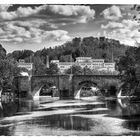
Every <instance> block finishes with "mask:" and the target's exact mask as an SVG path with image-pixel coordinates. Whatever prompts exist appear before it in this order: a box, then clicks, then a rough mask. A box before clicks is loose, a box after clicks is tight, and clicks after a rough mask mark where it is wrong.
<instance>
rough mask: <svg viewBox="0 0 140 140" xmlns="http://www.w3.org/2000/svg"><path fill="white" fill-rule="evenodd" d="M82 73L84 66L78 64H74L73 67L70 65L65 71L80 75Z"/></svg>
mask: <svg viewBox="0 0 140 140" xmlns="http://www.w3.org/2000/svg"><path fill="white" fill-rule="evenodd" d="M82 73H83V71H82V68H81V67H80V66H77V65H73V66H72V67H70V68H69V69H67V70H66V71H65V74H74V75H79V74H82Z"/></svg>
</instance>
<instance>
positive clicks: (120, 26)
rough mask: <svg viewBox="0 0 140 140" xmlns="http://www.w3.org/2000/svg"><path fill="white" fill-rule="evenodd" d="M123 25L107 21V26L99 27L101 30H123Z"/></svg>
mask: <svg viewBox="0 0 140 140" xmlns="http://www.w3.org/2000/svg"><path fill="white" fill-rule="evenodd" d="M123 27H124V26H123V24H122V23H119V22H114V21H109V22H108V24H107V25H103V24H102V25H101V28H102V29H108V28H123Z"/></svg>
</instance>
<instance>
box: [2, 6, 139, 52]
mask: <svg viewBox="0 0 140 140" xmlns="http://www.w3.org/2000/svg"><path fill="white" fill-rule="evenodd" d="M134 15H137V16H139V15H138V13H136V11H135V10H133V5H114V4H113V5H111V4H110V5H107V4H106V5H97V4H94V5H93V4H92V5H17V4H16V5H4V4H0V43H1V44H2V45H3V47H4V48H5V49H6V50H7V51H8V52H11V51H13V50H21V49H32V50H33V51H35V50H38V49H42V48H44V47H46V48H47V47H50V46H55V45H59V44H62V43H64V42H66V41H69V40H71V39H72V38H74V37H85V36H97V37H98V36H106V37H108V38H113V39H117V40H120V42H121V43H124V44H128V45H134V44H135V42H136V41H137V42H140V32H138V29H139V23H138V22H137V21H135V20H133V16H134Z"/></svg>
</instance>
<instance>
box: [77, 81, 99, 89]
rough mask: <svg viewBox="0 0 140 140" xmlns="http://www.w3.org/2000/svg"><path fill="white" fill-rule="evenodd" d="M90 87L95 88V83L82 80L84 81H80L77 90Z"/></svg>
mask: <svg viewBox="0 0 140 140" xmlns="http://www.w3.org/2000/svg"><path fill="white" fill-rule="evenodd" d="M83 86H85V87H91V86H95V87H97V83H95V81H92V80H84V81H80V82H79V83H78V87H77V89H80V88H81V87H83Z"/></svg>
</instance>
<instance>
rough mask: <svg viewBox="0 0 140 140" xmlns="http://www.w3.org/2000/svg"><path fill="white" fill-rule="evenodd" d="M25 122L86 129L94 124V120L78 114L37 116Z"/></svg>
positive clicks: (68, 128) (53, 126) (45, 125)
mask: <svg viewBox="0 0 140 140" xmlns="http://www.w3.org/2000/svg"><path fill="white" fill-rule="evenodd" d="M26 124H27V125H36V124H37V125H41V126H43V127H50V128H63V129H66V130H80V131H81V130H82V131H88V130H90V128H91V126H94V125H95V122H93V121H91V119H88V118H83V117H79V116H71V115H65V114H55V115H49V116H43V117H39V118H37V119H32V120H31V121H26Z"/></svg>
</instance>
